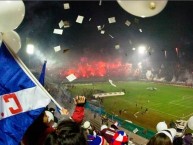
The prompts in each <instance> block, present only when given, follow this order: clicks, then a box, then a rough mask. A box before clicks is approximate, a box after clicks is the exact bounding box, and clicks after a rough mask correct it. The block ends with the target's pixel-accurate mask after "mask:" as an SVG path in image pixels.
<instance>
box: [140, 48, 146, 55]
mask: <svg viewBox="0 0 193 145" xmlns="http://www.w3.org/2000/svg"><path fill="white" fill-rule="evenodd" d="M145 50H146V47H145V46H139V47H138V52H139V53H140V54H144V52H145Z"/></svg>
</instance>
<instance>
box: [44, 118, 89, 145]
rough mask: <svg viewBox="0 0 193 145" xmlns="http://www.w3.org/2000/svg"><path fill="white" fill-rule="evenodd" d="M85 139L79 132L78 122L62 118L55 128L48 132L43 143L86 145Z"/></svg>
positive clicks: (45, 144)
mask: <svg viewBox="0 0 193 145" xmlns="http://www.w3.org/2000/svg"><path fill="white" fill-rule="evenodd" d="M86 144H87V141H86V138H85V136H84V134H83V133H82V132H81V129H80V124H78V123H76V122H73V121H72V120H63V121H62V122H60V123H59V124H58V127H57V130H55V131H54V132H52V133H50V134H49V135H48V136H47V138H46V139H45V142H44V145H86Z"/></svg>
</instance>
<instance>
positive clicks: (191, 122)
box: [188, 116, 193, 130]
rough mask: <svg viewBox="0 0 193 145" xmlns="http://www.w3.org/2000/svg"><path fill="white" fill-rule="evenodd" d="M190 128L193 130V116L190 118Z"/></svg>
mask: <svg viewBox="0 0 193 145" xmlns="http://www.w3.org/2000/svg"><path fill="white" fill-rule="evenodd" d="M188 127H189V128H190V129H191V130H193V116H192V117H190V118H189V120H188Z"/></svg>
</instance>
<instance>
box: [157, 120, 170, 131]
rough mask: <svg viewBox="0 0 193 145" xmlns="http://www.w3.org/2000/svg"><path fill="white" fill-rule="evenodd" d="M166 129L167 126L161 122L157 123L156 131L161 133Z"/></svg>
mask: <svg viewBox="0 0 193 145" xmlns="http://www.w3.org/2000/svg"><path fill="white" fill-rule="evenodd" d="M167 128H168V126H167V124H166V123H165V122H164V121H163V122H159V123H158V124H157V126H156V130H157V131H158V132H159V131H162V130H166V129H167Z"/></svg>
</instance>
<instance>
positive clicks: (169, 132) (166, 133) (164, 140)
mask: <svg viewBox="0 0 193 145" xmlns="http://www.w3.org/2000/svg"><path fill="white" fill-rule="evenodd" d="M175 135H176V130H175V129H174V128H170V129H166V130H161V131H159V132H158V133H156V134H155V135H154V136H153V137H152V138H151V139H150V140H149V142H148V143H147V145H173V140H174V137H175Z"/></svg>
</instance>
